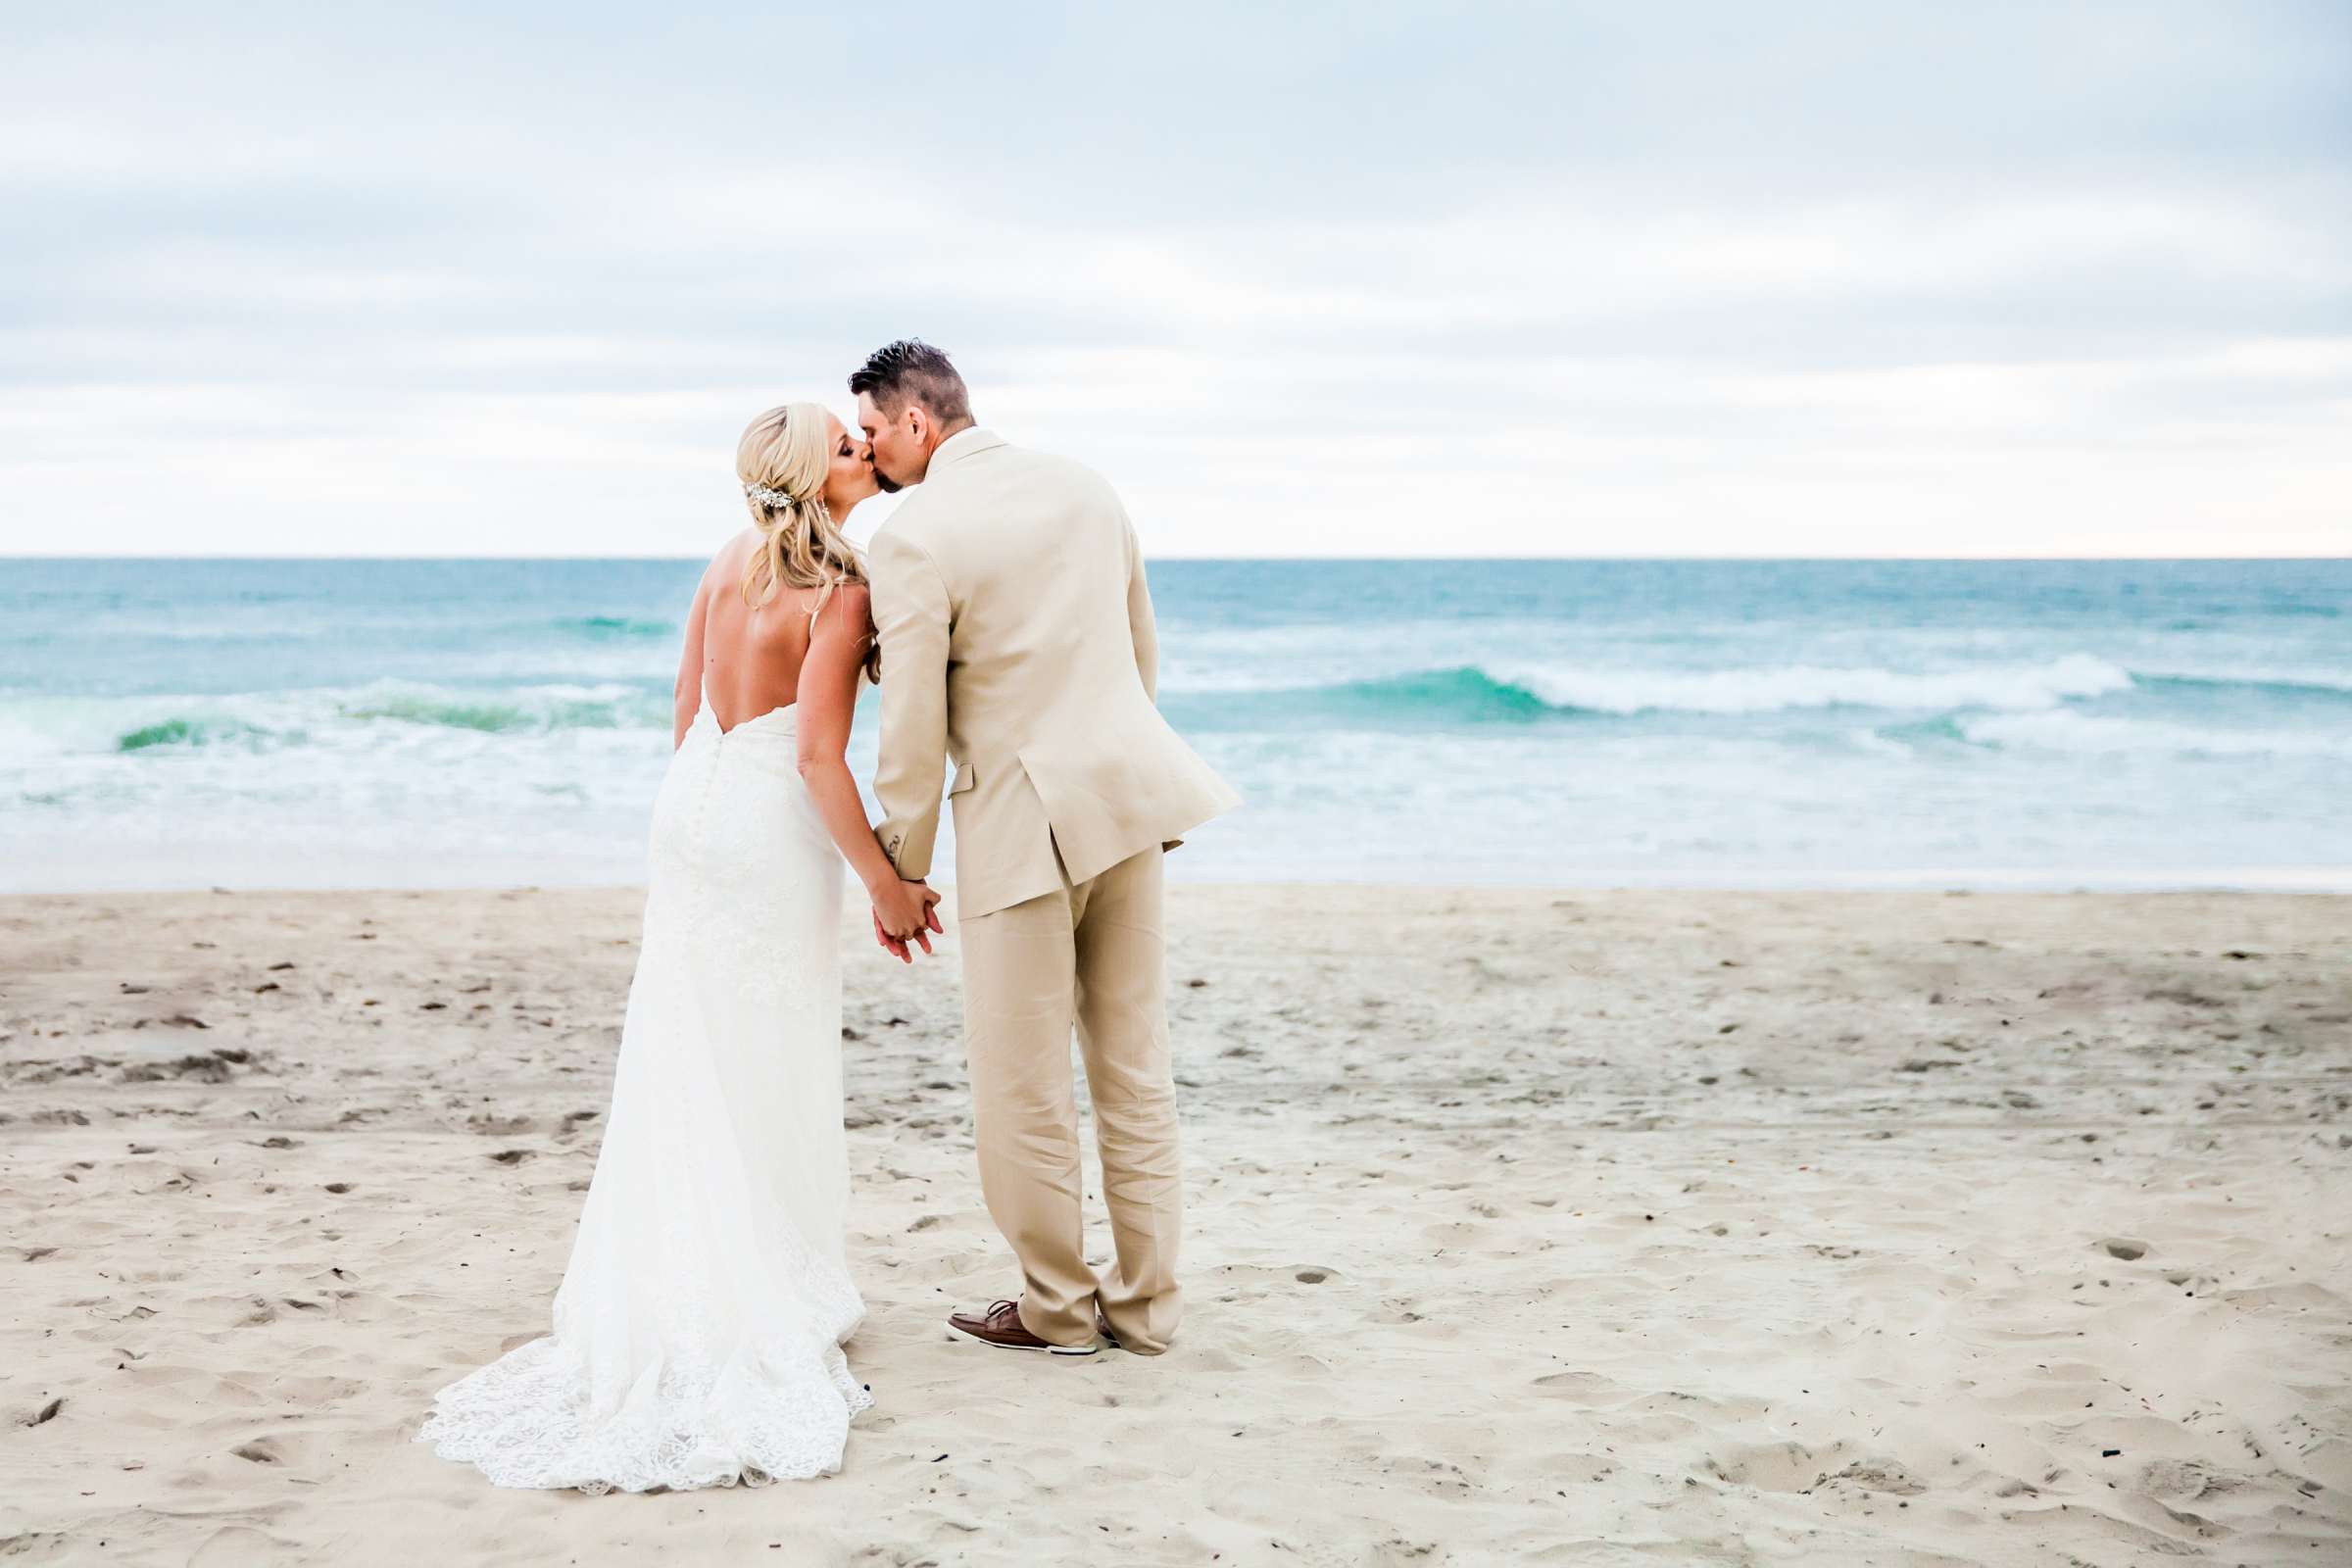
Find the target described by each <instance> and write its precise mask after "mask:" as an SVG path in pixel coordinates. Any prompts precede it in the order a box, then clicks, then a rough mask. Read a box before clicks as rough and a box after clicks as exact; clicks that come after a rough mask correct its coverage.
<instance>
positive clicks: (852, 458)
mask: <svg viewBox="0 0 2352 1568" xmlns="http://www.w3.org/2000/svg"><path fill="white" fill-rule="evenodd" d="M825 427H826V428H825V433H826V436H827V438H828V439H830V440H831V441H832V443H833V460H832V462H831V464H830V465H828V466H827V467H826V469H825V510H826V511H828V512H830V513H832V514H833V515H834V516H835V517H836V518H841V517H847V516H848V515H850V509H851V508H852V507H855V506H856V505H858V502H860V501H863V500H864V499H865V498H866V497H867V496H870V495H872V494H873V493H874V492H875V491H877V490H879V489H881V488H882V486H881V485H880V484H879V483H877V482H876V481H875V478H874V454H873V449H872V448H870V447H868V446H867V445H866V444H865V443H864V442H862V441H860V440H858V438H857V437H855V436H853V435H851V434H850V432H849V430H848V428H847V427H846V426H844V425H843V424H842V422H841V421H840V420H839V419H836V418H834V417H832V416H831V415H829V414H828V415H826V416H825Z"/></svg>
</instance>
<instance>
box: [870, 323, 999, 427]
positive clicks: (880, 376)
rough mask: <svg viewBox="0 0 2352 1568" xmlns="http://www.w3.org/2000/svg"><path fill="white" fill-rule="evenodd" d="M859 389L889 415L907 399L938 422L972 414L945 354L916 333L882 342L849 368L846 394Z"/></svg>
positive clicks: (967, 394) (967, 395)
mask: <svg viewBox="0 0 2352 1568" xmlns="http://www.w3.org/2000/svg"><path fill="white" fill-rule="evenodd" d="M860 392H863V393H866V394H867V395H868V396H870V397H872V399H873V400H874V406H875V407H876V408H878V409H880V410H881V411H882V412H883V413H884V414H887V415H890V416H891V417H894V418H895V417H897V416H898V412H899V411H900V410H901V409H903V408H905V407H906V406H907V401H908V400H909V399H911V400H913V401H914V402H915V403H916V404H917V405H919V406H920V407H922V408H923V409H925V410H927V411H928V412H929V413H930V415H931V417H933V418H934V419H937V420H938V421H939V422H940V423H942V424H954V423H955V422H956V420H958V419H968V418H970V417H972V395H971V393H970V392H968V391H966V390H965V389H964V385H963V377H962V376H960V375H957V374H956V367H955V366H954V365H953V364H951V363H949V360H948V357H947V355H945V354H943V353H941V352H940V351H939V350H938V349H935V348H933V347H932V346H931V345H930V344H928V343H926V342H924V341H923V340H922V339H921V338H919V337H903V338H901V339H899V340H898V341H897V342H896V343H885V344H883V345H882V346H881V347H880V348H878V349H876V350H874V352H873V353H871V354H869V355H867V356H866V358H865V363H864V364H863V365H861V366H859V367H858V368H857V369H855V370H853V371H851V372H850V396H852V397H856V396H857V395H858V393H860Z"/></svg>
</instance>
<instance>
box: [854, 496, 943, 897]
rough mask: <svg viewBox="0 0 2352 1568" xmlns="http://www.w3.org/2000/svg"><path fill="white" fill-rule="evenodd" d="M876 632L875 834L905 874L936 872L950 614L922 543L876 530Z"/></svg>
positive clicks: (913, 877) (871, 552) (871, 561)
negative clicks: (878, 654)
mask: <svg viewBox="0 0 2352 1568" xmlns="http://www.w3.org/2000/svg"><path fill="white" fill-rule="evenodd" d="M866 574H867V576H868V577H869V578H870V579H871V581H872V588H873V594H872V603H873V611H874V631H875V635H876V636H877V637H878V638H879V640H880V642H881V645H882V734H881V740H880V754H879V756H878V757H877V759H876V761H875V765H874V799H875V801H876V802H877V803H878V804H879V805H880V806H881V808H882V820H881V822H880V823H879V824H878V825H877V826H876V827H875V828H874V837H875V838H877V839H879V840H880V841H881V844H882V853H883V854H885V855H887V856H889V857H890V859H891V863H892V864H893V865H895V866H897V867H898V870H899V875H901V876H902V877H905V878H907V880H908V881H910V882H911V881H919V880H921V879H922V878H924V877H926V876H928V875H930V874H931V850H932V846H933V843H934V841H935V840H936V839H937V838H938V836H939V803H940V786H941V783H942V782H943V775H944V773H945V771H946V760H947V751H948V633H949V629H950V626H951V623H952V618H953V617H952V614H951V613H950V610H949V605H948V590H947V585H946V583H944V582H943V581H941V579H940V575H939V568H938V566H937V565H935V564H933V563H932V560H931V558H930V557H929V556H928V555H926V554H924V552H923V550H922V548H921V547H920V546H918V545H914V544H910V543H908V542H907V541H906V540H903V539H899V538H896V537H894V536H893V534H892V532H891V530H890V528H888V527H887V526H885V527H884V528H883V530H882V531H881V532H880V533H879V534H876V535H875V536H874V540H873V543H872V545H871V546H870V547H868V552H867V556H866Z"/></svg>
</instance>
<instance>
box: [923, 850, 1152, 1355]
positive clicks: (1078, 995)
mask: <svg viewBox="0 0 2352 1568" xmlns="http://www.w3.org/2000/svg"><path fill="white" fill-rule="evenodd" d="M1161 858H1162V855H1161V851H1160V850H1159V849H1158V848H1156V847H1154V848H1152V849H1150V850H1146V851H1144V852H1143V853H1142V854H1140V855H1134V856H1130V857H1129V858H1126V859H1124V860H1120V861H1119V862H1117V863H1116V864H1114V865H1112V866H1111V867H1110V868H1109V869H1108V870H1106V871H1104V872H1103V873H1102V874H1100V875H1098V876H1095V877H1091V878H1089V879H1088V880H1086V881H1084V882H1079V883H1076V884H1067V883H1065V884H1064V885H1063V886H1062V887H1061V888H1059V889H1056V890H1055V891H1054V892H1052V893H1047V894H1042V895H1040V896H1039V897H1037V898H1033V899H1027V900H1024V901H1022V902H1021V903H1018V904H1014V905H1009V906H1007V907H1004V908H1001V909H996V910H993V911H991V912H989V913H987V914H982V915H976V916H974V917H972V918H970V919H967V920H963V921H962V922H960V926H959V932H960V940H961V943H962V947H963V1008H964V1011H963V1038H964V1049H965V1052H966V1054H967V1055H968V1057H969V1061H970V1067H971V1075H972V1104H973V1114H974V1118H975V1132H976V1135H977V1138H978V1142H979V1147H980V1189H981V1193H982V1195H983V1196H984V1197H985V1198H986V1199H987V1201H988V1212H989V1215H990V1217H991V1218H992V1219H994V1220H995V1221H996V1224H997V1228H998V1230H1000V1231H1002V1232H1003V1233H1004V1235H1005V1240H1006V1241H1007V1242H1009V1243H1011V1244H1012V1250H1013V1251H1014V1253H1015V1254H1016V1255H1017V1256H1018V1257H1019V1259H1020V1264H1021V1276H1022V1295H1021V1321H1022V1322H1023V1323H1024V1324H1026V1325H1027V1326H1028V1329H1029V1332H1030V1333H1032V1334H1035V1335H1036V1336H1038V1338H1040V1339H1042V1340H1047V1341H1049V1342H1051V1343H1053V1344H1055V1345H1087V1344H1091V1343H1093V1341H1094V1337H1095V1324H1094V1314H1095V1310H1096V1308H1097V1306H1098V1305H1100V1307H1101V1309H1102V1312H1103V1317H1104V1318H1105V1319H1107V1320H1108V1322H1109V1324H1110V1327H1111V1330H1112V1332H1113V1333H1115V1334H1116V1335H1117V1336H1118V1338H1119V1344H1120V1346H1121V1348H1125V1349H1128V1350H1132V1351H1136V1352H1139V1353H1141V1354H1145V1355H1156V1354H1158V1353H1159V1352H1160V1351H1162V1350H1164V1349H1166V1348H1168V1342H1169V1340H1170V1339H1172V1338H1173V1337H1174V1335H1175V1332H1176V1322H1177V1318H1178V1317H1179V1316H1180V1315H1181V1312H1182V1299H1181V1294H1180V1292H1179V1290H1178V1288H1177V1284H1176V1251H1177V1242H1178V1233H1179V1231H1180V1230H1181V1228H1182V1225H1183V1211H1184V1204H1183V1185H1184V1178H1183V1167H1182V1159H1181V1153H1180V1151H1179V1149H1178V1140H1177V1126H1176V1090H1175V1084H1174V1081H1173V1079H1172V1077H1171V1074H1170V1068H1169V1061H1168V1025H1167V1013H1166V1007H1165V992H1166V959H1165V955H1164V953H1163V951H1162V945H1161V924H1160V891H1161V883H1162V879H1163V876H1164V872H1163V871H1162V868H1161V864H1160V861H1161ZM1073 1025H1074V1026H1075V1027H1076V1029H1077V1032H1078V1049H1079V1051H1080V1053H1081V1054H1083V1055H1084V1057H1085V1059H1086V1082H1087V1091H1088V1094H1089V1097H1090V1098H1091V1099H1092V1101H1093V1103H1094V1112H1095V1138H1096V1143H1097V1145H1098V1146H1099V1147H1100V1150H1101V1152H1102V1156H1103V1198H1104V1201H1105V1202H1106V1203H1107V1205H1108V1207H1109V1210H1110V1233H1111V1239H1112V1242H1113V1244H1114V1246H1115V1248H1116V1254H1117V1255H1116V1260H1115V1261H1114V1262H1113V1264H1112V1265H1111V1266H1110V1268H1109V1270H1108V1271H1107V1272H1106V1273H1105V1274H1104V1275H1103V1277H1102V1278H1101V1279H1097V1278H1096V1276H1095V1275H1094V1273H1093V1272H1092V1271H1091V1270H1090V1269H1089V1268H1088V1267H1087V1265H1086V1246H1085V1239H1084V1229H1085V1220H1084V1214H1083V1207H1082V1203H1081V1195H1082V1192H1083V1177H1082V1174H1081V1171H1080V1161H1079V1155H1078V1109H1077V1102H1076V1098H1075V1093H1074V1089H1073V1082H1072V1074H1071V1069H1070V1031H1071V1028H1072V1026H1073Z"/></svg>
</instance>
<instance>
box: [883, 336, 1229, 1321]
mask: <svg viewBox="0 0 2352 1568" xmlns="http://www.w3.org/2000/svg"><path fill="white" fill-rule="evenodd" d="M850 390H851V391H852V392H854V393H856V394H857V397H858V422H859V423H860V424H862V425H863V426H864V427H865V435H866V439H867V440H868V441H870V442H871V443H872V444H873V461H874V467H875V469H876V471H877V473H878V474H879V476H880V478H881V480H882V482H883V487H884V488H885V489H890V490H897V489H900V488H902V487H904V486H907V485H920V486H922V488H921V489H920V490H919V491H917V492H916V493H915V494H914V495H912V496H909V497H908V498H907V500H906V502H905V503H903V504H902V505H901V506H900V508H899V510H898V511H897V512H896V513H895V514H894V515H892V516H891V518H890V520H889V521H888V522H886V523H885V524H883V527H882V531H881V532H880V533H879V534H877V535H876V536H875V538H874V541H873V543H872V545H871V546H870V547H869V549H868V553H867V562H866V569H867V575H868V576H869V577H870V579H871V580H872V602H873V613H874V625H875V629H876V632H877V633H878V635H879V637H880V640H881V657H882V670H881V675H882V735H881V756H880V760H879V762H878V765H877V766H876V769H875V773H874V796H875V799H876V800H877V801H879V802H880V804H881V807H882V812H883V821H882V823H881V825H880V826H879V827H878V828H876V829H875V833H876V835H877V836H878V837H879V838H880V839H881V841H882V848H883V849H884V851H885V852H887V853H888V854H889V856H890V858H891V860H892V861H893V862H894V863H895V864H896V865H897V866H898V869H899V874H900V875H901V876H902V877H905V878H907V879H908V880H910V881H920V880H921V879H923V878H924V877H925V876H927V875H928V874H929V873H930V869H931V850H932V841H933V839H934V837H935V836H936V835H937V833H938V830H939V802H940V790H939V783H940V773H941V757H942V754H943V753H944V754H946V755H948V756H952V757H953V758H955V760H956V777H955V781H954V782H953V783H952V784H950V785H949V787H948V795H949V798H950V799H952V800H953V801H954V802H955V803H956V908H957V914H958V918H959V921H960V924H961V934H962V944H963V999H964V1000H963V1038H964V1050H965V1053H966V1054H967V1055H968V1057H969V1059H970V1064H971V1075H972V1099H973V1114H974V1121H975V1126H976V1132H977V1137H978V1141H979V1146H980V1188H981V1192H982V1193H983V1195H984V1196H985V1197H986V1199H987V1201H988V1212H989V1215H990V1217H991V1218H992V1219H994V1220H995V1221H996V1224H997V1228H998V1230H1000V1231H1002V1232H1003V1233H1004V1235H1005V1240H1006V1241H1007V1242H1009V1243H1011V1244H1012V1250H1013V1252H1014V1254H1015V1255H1016V1256H1017V1257H1018V1258H1019V1260H1020V1265H1021V1284H1022V1291H1021V1296H1020V1299H1018V1300H1017V1301H1001V1302H998V1303H996V1304H995V1305H994V1306H992V1307H989V1308H987V1309H984V1310H981V1311H976V1312H957V1313H955V1314H954V1315H952V1316H951V1317H950V1318H949V1319H948V1325H949V1327H950V1328H952V1329H954V1330H956V1332H957V1333H959V1334H963V1335H965V1336H968V1337H969V1338H972V1339H975V1340H979V1341H981V1342H983V1343H984V1344H988V1345H996V1346H1002V1347H1005V1348H1008V1349H1020V1350H1045V1351H1048V1352H1051V1353H1054V1354H1061V1355H1091V1354H1093V1353H1094V1352H1095V1350H1096V1349H1097V1348H1099V1340H1098V1336H1100V1337H1101V1338H1103V1339H1108V1340H1109V1341H1110V1342H1111V1343H1112V1344H1113V1345H1115V1346H1118V1347H1121V1348H1125V1349H1129V1350H1134V1351H1140V1352H1142V1353H1144V1354H1147V1355H1156V1354H1158V1353H1159V1352H1160V1351H1162V1350H1164V1349H1166V1348H1168V1342H1169V1340H1170V1339H1171V1338H1172V1337H1173V1336H1174V1334H1175V1332H1176V1323H1177V1319H1178V1317H1179V1316H1180V1315H1181V1311H1182V1301H1181V1293H1180V1292H1179V1289H1178V1287H1177V1284H1176V1250H1177V1241H1178V1233H1179V1231H1180V1230H1181V1228H1182V1219H1183V1193H1182V1187H1183V1176H1182V1170H1181V1166H1180V1162H1179V1156H1178V1152H1177V1135H1176V1096H1175V1088H1174V1085H1173V1083H1172V1081H1171V1078H1170V1074H1169V1066H1168V1027H1167V1020H1166V1017H1165V1014H1164V1012H1163V1008H1162V1000H1163V999H1162V993H1163V991H1164V987H1165V969H1164V962H1163V957H1162V952H1161V942H1160V876H1161V872H1160V856H1161V854H1162V853H1163V852H1164V851H1166V850H1172V849H1174V848H1175V847H1176V845H1177V844H1178V843H1179V842H1180V840H1179V838H1178V835H1179V834H1181V833H1184V832H1186V831H1188V830H1190V829H1191V828H1193V827H1195V826H1197V825H1198V824H1200V823H1201V822H1204V821H1206V820H1208V819H1209V818H1210V817H1212V816H1215V815H1216V814H1217V813H1219V812H1220V811H1224V810H1227V809H1231V808H1232V807H1234V806H1237V805H1239V804H1240V798H1239V797H1238V796H1236V795H1235V794H1234V793H1233V791H1232V790H1230V789H1228V788H1227V787H1226V786H1225V784H1224V782H1223V781H1222V780H1221V779H1219V778H1218V777H1217V776H1216V775H1215V774H1214V773H1212V772H1210V771H1209V769H1208V766H1207V764H1206V763H1204V762H1202V761H1201V759H1200V758H1198V757H1196V756H1194V755H1193V752H1192V749H1191V748H1190V747H1188V746H1186V745H1185V743H1184V742H1183V741H1182V740H1180V739H1179V738H1178V737H1177V735H1176V732H1175V731H1174V730H1173V729H1171V728H1169V727H1168V723H1167V721H1166V720H1165V719H1163V718H1161V717H1160V715H1159V710H1158V709H1157V708H1156V707H1155V706H1154V705H1153V692H1154V688H1155V684H1156V681H1157V676H1158V646H1157V642H1156V639H1155V637H1154V635H1153V631H1152V596H1151V593H1150V591H1149V590H1148V589H1147V588H1146V587H1145V585H1144V558H1143V552H1142V549H1141V547H1140V545H1139V544H1138V542H1137V540H1136V534H1135V527H1134V525H1133V524H1132V523H1130V522H1129V521H1128V520H1127V514H1126V512H1125V511H1124V510H1123V509H1122V508H1121V507H1120V505H1119V498H1118V497H1117V496H1116V495H1115V494H1113V493H1112V491H1111V488H1110V486H1109V485H1108V484H1106V483H1104V482H1103V480H1102V479H1101V478H1100V477H1099V476H1097V475H1096V474H1094V473H1092V472H1090V471H1089V470H1087V469H1085V468H1082V467H1080V466H1078V465H1076V464H1074V463H1069V462H1065V461H1064V460H1062V459H1059V458H1050V457H1046V456H1043V455H1042V454H1039V453H1034V452H1026V451H1023V450H1022V449H1020V448H1019V447H1015V446H1012V445H1010V444H1008V443H1007V442H1006V441H1005V439H1004V438H1003V437H1001V436H997V435H992V434H990V433H989V432H988V431H986V430H983V429H980V428H979V427H977V426H976V425H974V424H973V422H972V411H971V401H970V398H969V396H968V394H967V393H966V392H965V390H964V385H963V377H962V376H960V375H958V374H956V368H955V367H954V366H953V365H951V364H949V363H948V357H947V356H946V355H945V354H942V353H941V352H940V351H939V350H937V349H935V348H932V347H931V346H930V345H928V344H926V343H921V342H916V341H914V340H911V339H909V340H907V341H903V342H898V343H893V344H890V345H889V346H887V347H885V348H882V349H878V350H876V351H875V352H874V355H873V357H872V358H871V359H869V360H867V361H866V362H865V365H864V366H863V367H862V368H860V369H858V372H857V373H856V374H854V375H852V376H851V377H850ZM877 932H879V927H878V926H877ZM1073 1025H1074V1026H1075V1027H1076V1029H1077V1032H1078V1047H1079V1050H1080V1051H1082V1052H1083V1053H1085V1055H1086V1080H1087V1087H1088V1091H1089V1093H1090V1095H1091V1096H1092V1098H1093V1101H1094V1110H1095V1129H1096V1141H1097V1142H1098V1144H1100V1146H1101V1149H1102V1154H1103V1197H1104V1199H1105V1201H1107V1203H1108V1206H1109V1209H1110V1229H1111V1236H1112V1238H1113V1240H1114V1242H1115V1244H1116V1247H1117V1259H1118V1260H1117V1263H1116V1264H1115V1266H1114V1267H1112V1268H1111V1269H1110V1270H1109V1272H1108V1273H1107V1274H1105V1275H1104V1276H1103V1278H1101V1279H1099V1280H1098V1279H1097V1278H1096V1277H1095V1275H1094V1273H1093V1272H1092V1271H1091V1270H1089V1269H1088V1267H1087V1265H1086V1256H1085V1247H1084V1243H1083V1240H1082V1228H1083V1218H1082V1213H1081V1209H1080V1203H1079V1196H1080V1193H1081V1191H1082V1185H1081V1178H1080V1173H1079V1160H1078V1112H1077V1106H1076V1103H1075V1100H1074V1098H1073V1092H1072V1085H1071V1072H1070V1031H1071V1028H1072V1026H1073ZM1098 1313H1099V1315H1098Z"/></svg>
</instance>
